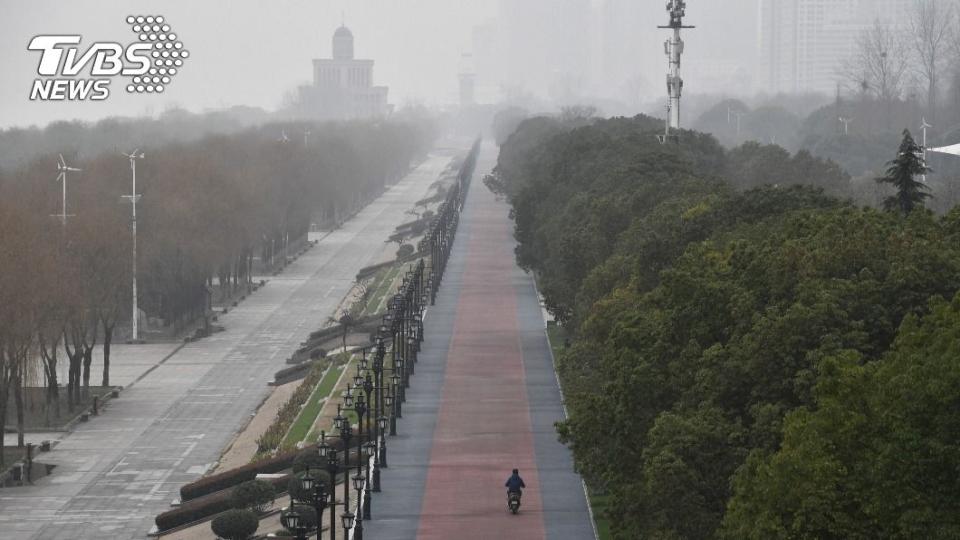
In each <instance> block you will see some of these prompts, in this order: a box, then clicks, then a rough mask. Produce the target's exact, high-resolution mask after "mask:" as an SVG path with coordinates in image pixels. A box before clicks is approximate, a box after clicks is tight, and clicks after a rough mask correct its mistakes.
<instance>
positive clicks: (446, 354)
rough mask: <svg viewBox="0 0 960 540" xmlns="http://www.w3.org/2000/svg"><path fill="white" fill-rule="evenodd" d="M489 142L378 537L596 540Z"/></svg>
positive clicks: (422, 364) (387, 480) (376, 508)
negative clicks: (514, 487) (516, 487)
mask: <svg viewBox="0 0 960 540" xmlns="http://www.w3.org/2000/svg"><path fill="white" fill-rule="evenodd" d="M494 158H495V155H494V150H493V149H491V148H489V147H485V148H484V150H483V151H482V152H481V158H480V160H479V165H478V169H477V175H476V177H475V181H474V182H473V185H472V187H471V191H470V193H469V195H468V197H467V204H466V210H465V212H464V215H463V217H462V221H461V226H460V228H459V231H458V236H457V238H456V242H455V245H454V250H453V255H452V257H451V260H450V264H449V266H448V269H447V274H446V275H445V276H444V277H443V282H442V287H441V289H440V293H439V295H438V297H437V303H436V305H435V306H433V307H431V308H430V310H429V311H428V314H427V330H426V331H427V339H426V341H425V342H424V348H423V350H422V352H421V356H420V361H419V362H418V364H417V366H416V375H415V376H414V378H413V380H412V382H411V388H410V390H409V391H408V394H407V396H408V401H407V403H406V404H405V405H404V407H403V418H402V420H400V422H399V425H398V431H399V433H400V434H399V435H398V436H397V437H390V438H389V439H388V442H387V446H388V450H387V453H388V462H389V468H388V469H385V470H384V471H383V474H382V483H383V490H384V491H383V493H381V494H376V495H375V496H374V498H373V505H372V517H373V520H372V521H370V522H367V523H365V524H364V532H365V534H368V535H369V537H370V538H375V539H377V540H384V539H397V540H400V539H410V538H421V539H438V540H439V539H450V538H457V539H466V540H470V539H496V540H499V539H503V538H523V539H536V538H550V539H568V538H569V539H589V538H593V537H594V530H593V525H592V522H591V519H590V514H589V510H588V506H587V502H586V497H585V495H584V491H583V486H582V483H581V481H580V478H579V476H578V475H577V474H575V473H574V472H573V462H572V458H571V455H570V452H569V451H568V450H567V449H566V448H565V447H564V446H563V445H561V444H560V443H559V442H557V436H556V432H555V430H554V427H553V423H554V422H555V421H558V420H561V419H563V417H564V413H563V406H562V403H561V397H560V391H559V388H558V385H557V380H556V377H555V375H554V370H553V364H552V359H551V356H550V351H549V347H548V344H547V341H546V334H545V325H544V321H543V317H542V313H541V310H540V306H539V302H538V299H537V295H536V290H535V288H534V285H533V281H532V278H531V277H530V276H528V275H526V274H524V272H523V271H522V270H520V269H519V268H518V267H517V266H516V264H515V262H514V254H513V248H514V245H515V243H514V240H513V236H512V231H513V228H512V222H511V221H510V220H509V219H508V211H509V208H508V207H507V206H506V204H504V203H501V202H497V201H496V199H495V197H494V196H493V194H492V193H490V192H489V191H488V190H487V189H486V187H484V185H483V184H482V182H480V181H479V179H480V178H482V176H483V174H485V173H486V172H487V171H488V170H489V169H490V168H491V167H492V165H493V163H492V162H493V159H494ZM514 467H517V468H519V469H520V472H521V475H522V476H523V477H524V480H525V481H526V484H527V486H528V487H527V490H526V492H525V494H524V497H523V507H522V508H521V510H520V514H519V515H516V516H514V515H511V514H510V513H509V512H508V510H507V508H506V490H505V488H504V487H503V484H504V482H505V481H506V479H507V477H508V476H509V474H510V470H511V469H512V468H514Z"/></svg>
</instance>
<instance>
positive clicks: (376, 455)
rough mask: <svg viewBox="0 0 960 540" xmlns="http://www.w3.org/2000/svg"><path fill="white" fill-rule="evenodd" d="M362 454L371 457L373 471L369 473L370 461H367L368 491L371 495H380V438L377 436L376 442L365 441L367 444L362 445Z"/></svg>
mask: <svg viewBox="0 0 960 540" xmlns="http://www.w3.org/2000/svg"><path fill="white" fill-rule="evenodd" d="M363 448H364V452H365V453H366V454H367V455H368V456H373V471H372V472H371V471H370V466H369V463H370V460H369V459H368V460H367V484H368V485H369V486H370V491H372V492H373V493H380V436H379V434H378V435H377V442H373V441H367V444H365V445H363Z"/></svg>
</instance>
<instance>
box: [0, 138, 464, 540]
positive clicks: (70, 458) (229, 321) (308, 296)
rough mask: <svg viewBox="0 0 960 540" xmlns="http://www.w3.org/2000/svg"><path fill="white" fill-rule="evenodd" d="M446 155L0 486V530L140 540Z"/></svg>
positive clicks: (6, 535) (213, 456)
mask: <svg viewBox="0 0 960 540" xmlns="http://www.w3.org/2000/svg"><path fill="white" fill-rule="evenodd" d="M448 160H449V158H447V157H443V156H432V157H431V158H429V159H428V160H427V161H426V162H424V163H423V164H421V166H420V167H418V168H417V169H416V170H415V171H414V172H413V173H411V174H410V175H409V176H408V177H407V178H405V179H404V180H402V181H401V182H399V183H398V184H396V185H394V186H393V187H391V188H390V189H389V190H388V191H387V192H386V193H384V194H383V195H382V196H381V197H380V198H379V199H377V200H376V201H374V202H373V203H371V204H370V205H368V206H367V207H366V208H365V209H364V210H363V211H361V212H360V213H359V214H358V215H357V216H355V217H354V218H353V219H352V220H350V221H349V222H347V223H346V224H345V225H344V226H343V227H342V228H341V229H339V230H337V231H335V232H334V233H332V234H330V235H329V236H327V237H326V238H325V239H324V240H323V241H322V242H321V243H320V245H319V246H317V247H315V248H313V249H311V250H309V251H308V252H307V253H306V254H304V255H303V256H302V257H300V258H299V259H298V260H297V261H296V262H294V263H293V264H291V265H290V266H288V267H287V269H286V270H285V271H284V272H283V273H282V274H281V275H279V276H276V277H274V278H271V280H270V282H269V283H268V285H267V286H266V287H265V288H263V289H261V290H260V291H257V292H256V293H254V294H253V295H252V296H250V297H248V298H247V300H245V301H244V302H243V303H241V304H240V305H239V306H238V307H237V308H235V309H232V310H231V311H230V313H229V314H227V315H225V316H223V317H222V318H221V322H220V324H222V325H224V326H225V327H226V328H227V330H226V331H225V332H221V333H218V334H215V335H214V336H211V337H210V338H207V339H203V340H200V341H197V342H193V343H190V344H188V345H186V346H185V347H184V348H183V349H181V350H180V351H179V352H177V353H176V354H175V355H173V356H172V357H170V358H169V359H168V360H167V361H166V362H164V363H163V364H162V365H160V366H159V367H157V368H156V369H154V370H153V371H151V372H150V373H149V374H148V375H146V376H145V377H144V378H143V379H141V380H139V381H138V382H136V383H135V384H133V386H132V387H130V388H129V389H127V390H125V391H124V392H123V393H122V394H121V396H120V398H119V399H118V401H117V402H116V403H114V404H113V405H112V406H111V407H109V408H108V409H107V410H106V411H105V413H104V414H103V415H101V416H100V417H98V418H96V419H95V420H94V421H91V422H90V423H88V424H83V425H81V426H79V427H78V429H77V430H76V431H75V432H73V433H72V434H70V435H68V436H66V437H64V439H63V440H62V441H61V442H60V444H59V445H57V447H56V448H55V449H54V451H52V452H50V453H49V454H44V455H43V458H44V459H43V461H44V462H47V463H52V464H56V465H57V469H56V471H55V472H54V474H53V475H52V476H49V477H47V478H45V479H44V480H42V481H40V482H38V484H37V485H35V486H29V487H22V488H11V489H4V490H0V538H3V539H4V540H14V539H20V538H42V539H60V538H63V539H68V538H69V539H71V540H73V539H84V538H89V539H98V540H99V539H104V538H111V539H123V538H144V536H145V535H146V533H147V531H148V530H149V529H150V528H151V526H152V525H153V517H154V516H155V515H156V514H157V513H159V512H161V511H163V510H166V509H168V508H169V504H170V502H171V501H172V500H173V499H174V498H176V497H177V496H178V490H179V488H180V486H181V485H183V484H184V483H187V482H190V481H193V480H195V479H197V478H198V477H199V476H200V475H202V474H203V473H204V471H206V470H207V469H208V468H209V467H210V466H211V465H212V463H213V462H214V461H216V460H217V458H218V457H219V456H220V453H221V451H222V449H223V448H224V446H226V444H227V443H229V441H230V440H231V439H232V438H233V436H234V435H235V433H236V430H237V429H238V428H239V427H240V426H241V425H243V423H244V422H245V421H246V420H247V419H248V418H249V416H250V414H251V413H253V412H254V410H255V409H256V406H257V405H259V404H260V403H261V402H262V400H263V398H264V397H265V396H266V394H267V393H268V392H269V390H270V389H269V388H268V387H267V386H266V382H267V380H269V379H270V378H271V377H272V375H273V373H274V372H275V371H276V370H277V369H279V368H280V367H282V366H283V365H284V361H285V359H286V358H287V357H289V355H290V354H292V353H293V352H294V351H295V350H296V349H297V347H298V346H299V344H300V342H301V341H303V340H304V339H305V338H306V337H307V335H308V334H309V332H310V331H311V330H314V329H316V328H319V327H320V326H321V325H322V324H323V323H324V322H325V321H326V319H327V317H328V316H329V315H330V314H331V313H332V312H333V309H334V308H335V307H336V305H337V304H338V303H339V302H340V299H341V298H342V297H343V296H344V295H345V294H346V293H347V292H348V291H349V289H350V287H351V286H352V283H353V278H354V276H355V275H356V272H357V271H358V270H359V269H360V268H362V267H363V266H365V265H367V264H369V260H370V259H371V258H372V257H375V256H377V255H378V254H379V253H380V250H381V248H382V246H383V242H384V241H385V240H386V238H387V237H388V236H389V235H390V234H391V233H392V232H393V229H394V227H396V226H397V225H399V224H400V223H402V222H403V221H404V220H405V219H406V218H407V216H405V215H404V212H406V211H407V210H408V209H410V208H411V207H412V206H413V204H414V203H415V202H416V201H417V200H419V199H420V198H422V196H423V195H424V194H425V193H426V192H427V189H428V187H429V186H430V184H431V183H433V182H434V181H435V180H436V178H437V176H438V175H439V174H440V172H441V171H442V170H443V169H444V167H445V166H446V164H447V162H448ZM118 358H119V355H118ZM117 363H118V364H120V362H119V361H118V362H117ZM122 369H123V368H118V371H116V373H117V377H118V380H117V381H116V382H117V383H119V384H122V379H123V378H126V376H124V375H121V373H120V371H122Z"/></svg>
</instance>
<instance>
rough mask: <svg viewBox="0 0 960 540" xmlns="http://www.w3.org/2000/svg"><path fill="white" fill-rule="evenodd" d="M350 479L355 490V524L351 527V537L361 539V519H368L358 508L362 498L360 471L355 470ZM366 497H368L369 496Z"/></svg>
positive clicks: (355, 539) (361, 476)
mask: <svg viewBox="0 0 960 540" xmlns="http://www.w3.org/2000/svg"><path fill="white" fill-rule="evenodd" d="M352 480H353V489H354V490H355V491H356V492H357V515H356V520H357V521H356V522H357V526H356V527H354V529H353V538H354V540H363V520H364V519H369V517H368V516H364V515H363V510H362V509H361V508H360V504H361V503H360V500H361V499H362V498H363V480H364V479H363V475H362V474H360V471H357V474H356V476H354V477H353V478H352ZM367 498H368V499H369V498H370V497H367Z"/></svg>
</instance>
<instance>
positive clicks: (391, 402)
mask: <svg viewBox="0 0 960 540" xmlns="http://www.w3.org/2000/svg"><path fill="white" fill-rule="evenodd" d="M394 377H397V375H394V376H393V377H390V380H391V383H390V384H391V386H390V388H389V390H390V391H389V392H387V395H386V396H384V397H383V404H384V405H386V406H387V407H388V408H389V409H390V436H391V437H394V436H396V434H397V414H398V413H397V404H396V403H395V401H396V400H395V399H393V392H394V389H395V388H396V387H397V383H396V382H393V379H394ZM384 467H386V465H384Z"/></svg>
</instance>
